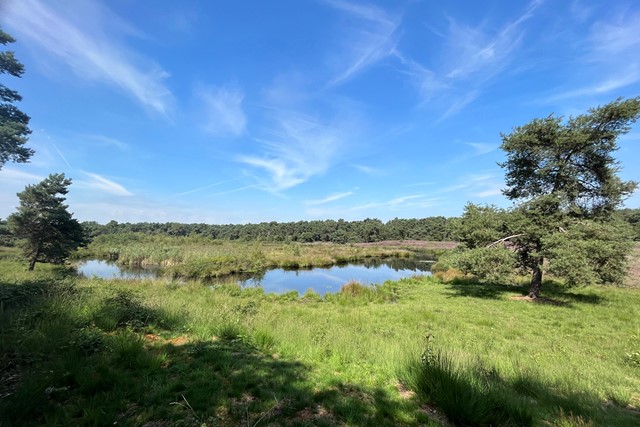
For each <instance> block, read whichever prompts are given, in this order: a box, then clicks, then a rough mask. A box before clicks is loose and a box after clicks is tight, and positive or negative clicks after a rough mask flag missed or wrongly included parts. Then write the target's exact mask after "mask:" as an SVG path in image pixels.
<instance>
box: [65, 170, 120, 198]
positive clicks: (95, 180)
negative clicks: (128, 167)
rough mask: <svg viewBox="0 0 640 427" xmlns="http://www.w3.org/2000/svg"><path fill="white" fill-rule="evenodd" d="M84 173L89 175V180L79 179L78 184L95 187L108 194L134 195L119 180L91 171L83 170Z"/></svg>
mask: <svg viewBox="0 0 640 427" xmlns="http://www.w3.org/2000/svg"><path fill="white" fill-rule="evenodd" d="M82 173H83V174H84V175H86V176H88V177H89V180H88V181H79V182H78V184H80V185H82V186H85V187H89V188H93V189H96V190H101V191H104V192H105V193H108V194H113V195H115V196H133V193H132V192H130V191H129V190H127V189H126V188H124V187H123V186H122V185H120V184H118V183H117V182H114V181H111V180H109V179H107V178H105V177H103V176H101V175H98V174H97V173H91V172H84V171H83V172H82Z"/></svg>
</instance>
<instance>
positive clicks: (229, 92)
mask: <svg viewBox="0 0 640 427" xmlns="http://www.w3.org/2000/svg"><path fill="white" fill-rule="evenodd" d="M197 96H198V98H199V100H200V102H201V103H202V111H203V123H202V128H203V129H204V130H205V131H206V132H208V133H210V134H212V135H215V136H240V135H242V134H243V133H244V132H245V129H246V126H247V117H246V115H245V113H244V110H243V108H242V101H243V100H244V93H243V92H242V91H241V90H240V89H237V88H231V87H204V86H201V87H199V88H198V89H197Z"/></svg>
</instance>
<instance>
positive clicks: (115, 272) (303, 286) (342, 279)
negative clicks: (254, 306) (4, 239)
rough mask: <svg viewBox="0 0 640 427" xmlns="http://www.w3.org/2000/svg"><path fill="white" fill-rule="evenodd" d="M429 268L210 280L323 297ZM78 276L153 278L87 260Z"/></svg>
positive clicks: (358, 267) (394, 265)
mask: <svg viewBox="0 0 640 427" xmlns="http://www.w3.org/2000/svg"><path fill="white" fill-rule="evenodd" d="M430 267H431V264H429V263H425V262H424V261H416V260H414V259H387V260H379V259H377V260H376V259H371V260H368V261H367V262H366V264H365V263H362V264H347V265H340V266H333V267H329V268H314V269H312V270H282V269H275V270H269V271H267V272H264V273H261V274H257V275H255V276H254V277H253V278H249V279H247V276H244V277H239V276H236V277H233V276H231V277H224V278H220V279H218V280H213V281H212V282H210V283H211V284H215V283H229V281H237V282H238V283H240V284H241V285H243V286H261V287H262V288H263V289H264V291H265V293H271V292H274V293H277V294H282V293H285V292H289V291H298V293H299V294H300V295H302V294H304V293H305V292H306V291H307V290H308V289H313V290H314V291H316V292H317V293H319V294H321V295H324V294H326V293H327V292H332V293H333V292H338V291H339V290H340V288H341V287H342V285H344V284H345V283H347V282H349V281H350V280H355V281H357V282H360V283H362V284H365V285H370V284H381V283H384V282H385V281H387V280H399V279H402V278H405V277H410V276H414V275H417V274H431V273H430V272H429V269H430ZM77 269H78V274H79V275H82V276H85V277H94V276H95V277H99V278H102V279H124V280H130V279H149V278H154V277H157V274H158V271H157V270H154V269H144V268H129V267H123V266H120V265H118V264H115V263H112V262H108V261H101V260H90V261H82V262H80V263H79V264H78V267H77Z"/></svg>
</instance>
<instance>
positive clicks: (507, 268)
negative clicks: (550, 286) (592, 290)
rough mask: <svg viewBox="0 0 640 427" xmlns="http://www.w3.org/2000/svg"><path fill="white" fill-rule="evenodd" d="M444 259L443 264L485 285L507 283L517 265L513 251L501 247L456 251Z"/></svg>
mask: <svg viewBox="0 0 640 427" xmlns="http://www.w3.org/2000/svg"><path fill="white" fill-rule="evenodd" d="M446 258H448V259H447V260H446V261H444V263H446V264H449V265H450V266H451V267H452V268H456V269H458V270H460V271H461V272H462V273H464V274H471V275H473V276H475V277H476V278H478V279H479V280H480V281H481V282H485V283H508V282H509V279H510V278H511V276H513V273H514V271H515V269H516V265H517V259H516V256H515V254H514V253H513V251H512V250H510V249H506V248H503V247H498V248H486V247H478V248H474V249H470V250H465V251H456V252H453V253H451V255H449V256H446Z"/></svg>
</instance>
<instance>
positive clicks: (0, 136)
mask: <svg viewBox="0 0 640 427" xmlns="http://www.w3.org/2000/svg"><path fill="white" fill-rule="evenodd" d="M13 42H15V39H14V38H13V37H11V36H10V35H9V34H7V33H5V32H4V31H2V29H1V28H0V43H2V44H3V45H7V44H8V43H13ZM22 73H24V67H23V65H22V64H21V63H20V62H19V61H18V60H17V59H16V58H15V57H14V55H13V52H11V51H3V52H0V74H10V75H12V76H14V77H20V76H22ZM21 100H22V97H21V96H20V94H18V92H16V91H15V90H11V89H9V88H8V87H6V86H5V85H3V84H1V83H0V169H2V166H3V165H4V164H5V163H6V162H7V161H13V162H18V163H25V162H27V161H29V158H30V157H31V156H32V155H33V150H31V149H30V148H26V147H24V144H26V143H27V136H28V135H29V134H30V133H31V130H30V129H29V127H28V125H29V116H27V115H26V114H25V113H23V112H22V111H20V110H19V109H18V108H16V107H15V106H14V105H13V103H14V102H18V101H21Z"/></svg>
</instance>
